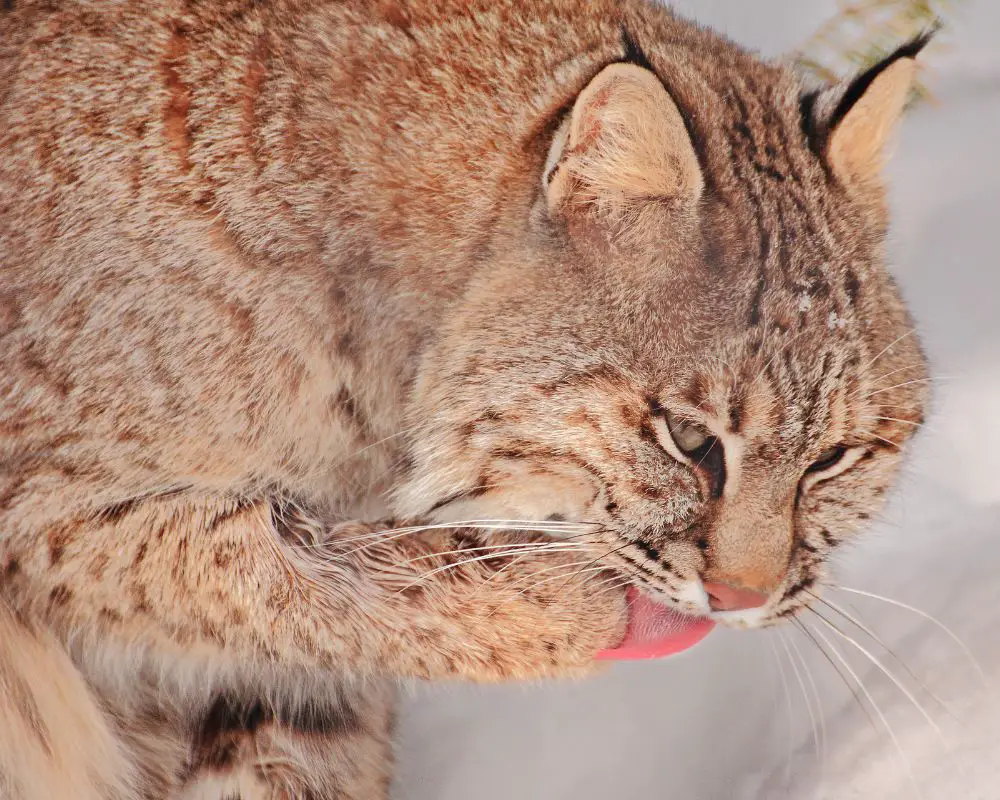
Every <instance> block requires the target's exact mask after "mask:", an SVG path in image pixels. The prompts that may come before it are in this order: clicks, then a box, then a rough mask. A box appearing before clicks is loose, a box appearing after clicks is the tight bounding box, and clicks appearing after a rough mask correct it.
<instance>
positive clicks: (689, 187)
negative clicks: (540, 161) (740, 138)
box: [543, 63, 703, 228]
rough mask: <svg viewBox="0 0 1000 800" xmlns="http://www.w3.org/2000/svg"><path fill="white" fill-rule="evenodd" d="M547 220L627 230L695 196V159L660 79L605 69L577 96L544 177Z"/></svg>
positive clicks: (627, 67)
mask: <svg viewBox="0 0 1000 800" xmlns="http://www.w3.org/2000/svg"><path fill="white" fill-rule="evenodd" d="M543 181H544V189H545V195H546V200H547V203H548V208H549V212H550V213H551V214H553V215H560V214H561V215H564V216H577V215H587V216H589V217H592V218H593V217H596V218H597V219H599V220H600V221H602V222H604V223H609V224H611V225H615V226H618V227H619V228H621V227H622V226H626V227H627V226H629V225H631V224H632V223H634V222H636V221H637V219H638V218H639V217H641V215H642V212H643V211H644V210H645V209H646V208H648V207H649V206H653V205H661V206H662V205H663V204H664V202H666V203H668V204H670V205H674V206H680V207H683V206H693V205H694V204H695V203H697V201H698V198H699V197H700V196H701V190H702V183H703V182H702V176H701V168H700V167H699V165H698V157H697V155H696V154H695V150H694V146H693V145H692V143H691V138H690V136H689V135H688V132H687V128H686V127H685V126H684V120H683V118H682V117H681V113H680V111H679V110H678V108H677V106H676V105H675V103H674V101H673V100H672V99H671V97H670V95H669V94H668V93H667V90H666V88H664V86H663V84H662V83H661V82H660V80H659V78H657V77H656V75H655V74H654V73H653V72H651V71H650V70H648V69H645V68H643V67H641V66H637V65H636V64H630V63H618V64H611V65H610V66H607V67H605V68H604V69H603V70H601V72H599V73H598V74H597V76H596V77H594V79H593V80H591V82H590V83H589V84H587V86H586V87H585V88H584V89H583V91H582V92H580V95H579V96H578V97H577V99H576V102H575V103H574V104H573V109H572V111H571V112H570V114H569V117H568V119H566V120H565V121H564V122H563V125H562V127H561V128H560V129H559V130H558V132H557V133H556V135H555V137H554V139H553V142H552V146H551V148H550V150H549V157H548V160H547V161H546V166H545V173H544V178H543Z"/></svg>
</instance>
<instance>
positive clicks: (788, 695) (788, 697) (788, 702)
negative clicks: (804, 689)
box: [767, 637, 795, 792]
mask: <svg viewBox="0 0 1000 800" xmlns="http://www.w3.org/2000/svg"><path fill="white" fill-rule="evenodd" d="M767 641H768V642H769V643H770V644H771V652H772V653H774V660H775V661H776V662H777V663H778V674H779V675H780V676H781V686H782V688H784V690H785V707H786V709H787V711H788V724H787V725H786V726H785V727H786V728H787V732H788V755H787V756H786V757H785V791H786V792H787V791H788V788H789V787H790V786H791V783H792V756H793V752H794V751H793V748H794V744H795V740H794V738H793V731H794V721H795V717H794V715H793V714H792V691H791V689H789V687H788V677H787V676H786V675H785V667H784V665H783V664H782V663H781V656H780V655H779V654H778V648H777V647H776V646H775V644H774V639H773V638H771V637H768V639H767Z"/></svg>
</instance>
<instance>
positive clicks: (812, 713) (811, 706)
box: [777, 628, 820, 760]
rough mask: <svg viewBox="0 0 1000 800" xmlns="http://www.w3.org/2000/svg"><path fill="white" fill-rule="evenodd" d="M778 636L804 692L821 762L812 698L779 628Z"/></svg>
mask: <svg viewBox="0 0 1000 800" xmlns="http://www.w3.org/2000/svg"><path fill="white" fill-rule="evenodd" d="M777 634H778V640H779V641H780V642H781V646H782V647H784V648H785V655H787V656H788V663H789V664H790V665H791V667H792V673H793V674H794V675H795V680H796V681H797V682H798V684H799V689H801V690H802V700H803V702H804V703H805V706H806V713H807V714H808V715H809V722H810V723H811V724H812V738H813V749H814V750H815V752H816V759H817V760H819V758H820V750H819V726H818V725H817V723H816V714H815V712H814V711H813V705H812V698H811V697H810V696H809V693H808V692H807V691H806V682H805V681H804V680H803V679H802V673H801V672H800V671H799V665H798V664H796V663H795V659H794V658H793V657H792V650H791V648H790V647H789V646H788V641H787V640H786V639H785V633H784V631H782V630H781V629H780V628H779V629H778V631H777Z"/></svg>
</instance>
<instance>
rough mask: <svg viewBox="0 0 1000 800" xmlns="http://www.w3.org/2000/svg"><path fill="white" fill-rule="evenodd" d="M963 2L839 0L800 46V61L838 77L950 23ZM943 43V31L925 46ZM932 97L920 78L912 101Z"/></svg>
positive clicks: (826, 78)
mask: <svg viewBox="0 0 1000 800" xmlns="http://www.w3.org/2000/svg"><path fill="white" fill-rule="evenodd" d="M960 4H961V0H854V2H848V1H847V0H840V2H839V3H838V5H839V7H840V10H839V12H838V13H837V15H836V16H834V17H832V18H831V19H830V20H828V21H827V22H826V23H824V24H823V25H822V26H821V27H820V28H819V29H818V30H817V31H816V33H814V34H813V35H812V37H810V39H809V40H808V41H807V42H806V43H805V44H804V45H803V47H802V48H801V50H800V52H799V54H798V55H799V62H800V63H801V64H802V66H803V67H805V68H806V69H807V70H808V71H809V72H811V73H812V74H814V75H815V76H816V77H817V78H819V79H821V80H823V81H827V82H833V81H836V80H838V79H839V78H840V77H842V76H843V75H844V74H850V73H853V72H858V71H860V70H863V69H866V68H867V67H869V66H871V65H872V64H874V63H876V62H877V61H879V60H880V59H882V58H885V57H886V56H887V55H889V54H890V53H892V52H893V50H895V49H896V48H897V47H898V46H899V45H900V44H902V43H903V42H906V41H908V40H909V39H912V38H913V37H914V36H917V35H919V34H920V33H922V32H924V31H927V30H928V29H930V28H934V27H945V26H947V23H948V21H949V20H950V19H952V18H953V16H954V12H955V8H956V7H957V6H958V5H960ZM943 47H944V45H943V44H942V42H941V37H940V35H939V36H937V37H935V40H934V41H932V42H931V43H930V45H928V48H927V51H926V52H928V53H933V52H934V51H940V50H941V49H942V48H943ZM923 63H924V64H926V59H924V60H923ZM930 97H931V93H930V91H929V89H928V88H927V85H926V83H925V82H924V81H923V80H920V81H918V82H917V85H916V86H915V87H914V94H913V98H912V100H911V101H912V102H917V101H921V100H926V99H928V98H930Z"/></svg>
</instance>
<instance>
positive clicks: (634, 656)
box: [597, 587, 715, 661]
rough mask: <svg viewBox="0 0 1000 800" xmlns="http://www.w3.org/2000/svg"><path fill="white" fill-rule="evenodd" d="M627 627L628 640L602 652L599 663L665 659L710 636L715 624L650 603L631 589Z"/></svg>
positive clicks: (626, 638)
mask: <svg viewBox="0 0 1000 800" xmlns="http://www.w3.org/2000/svg"><path fill="white" fill-rule="evenodd" d="M626 597H627V600H628V609H629V611H628V627H627V628H626V629H625V640H624V641H623V642H622V643H621V644H620V645H618V647H615V648H613V649H611V650H601V652H599V653H598V654H597V659H598V660H599V661H635V660H638V659H643V658H663V657H665V656H672V655H674V654H675V653H680V652H681V651H683V650H687V649H688V648H690V647H694V646H695V645H696V644H698V642H700V641H701V640H702V639H704V638H705V637H706V636H708V634H709V633H711V631H712V628H714V627H715V623H714V622H712V620H710V619H707V618H704V617H692V616H688V615H687V614H681V613H680V612H679V611H674V610H673V609H672V608H668V607H667V606H664V605H661V604H660V603H657V602H655V601H654V600H650V599H649V598H648V597H646V595H644V594H642V593H641V592H640V591H639V590H638V589H634V588H631V587H629V589H628V593H627V596H626Z"/></svg>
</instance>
